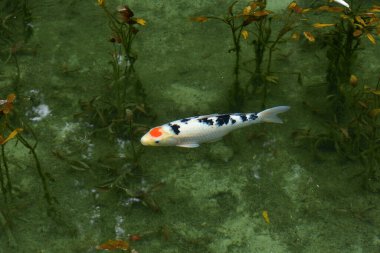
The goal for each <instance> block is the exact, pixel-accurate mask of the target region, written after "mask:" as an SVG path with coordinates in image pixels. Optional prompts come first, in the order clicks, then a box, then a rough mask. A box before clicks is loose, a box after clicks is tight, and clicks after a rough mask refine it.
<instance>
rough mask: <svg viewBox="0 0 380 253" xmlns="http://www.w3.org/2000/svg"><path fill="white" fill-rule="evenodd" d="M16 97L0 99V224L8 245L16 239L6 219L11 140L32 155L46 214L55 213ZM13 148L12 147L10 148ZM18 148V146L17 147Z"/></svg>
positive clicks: (9, 199)
mask: <svg viewBox="0 0 380 253" xmlns="http://www.w3.org/2000/svg"><path fill="white" fill-rule="evenodd" d="M15 99H16V95H15V94H13V93H11V94H9V95H8V96H7V98H6V99H2V100H0V148H1V152H0V189H1V196H2V198H3V201H4V204H2V205H1V206H2V207H1V208H0V225H1V227H3V229H4V231H5V232H6V234H7V236H8V242H9V245H10V246H12V247H15V246H16V245H17V244H16V241H15V238H14V237H13V234H12V231H11V229H10V227H9V226H8V224H9V222H8V219H7V215H6V214H7V212H8V205H9V204H10V203H11V202H12V200H13V197H14V195H13V192H14V185H13V180H12V177H11V175H12V169H13V168H14V166H15V164H17V161H15V160H14V159H10V158H9V157H8V156H9V153H8V151H7V147H8V146H9V145H10V143H11V142H14V141H13V140H17V142H16V143H15V145H22V146H23V147H24V148H26V149H27V150H28V152H29V154H30V155H31V156H32V157H33V159H34V162H35V168H36V170H37V173H38V176H39V177H40V180H41V185H42V188H43V191H44V197H45V200H46V202H47V204H48V208H47V211H48V212H47V213H48V215H52V214H53V213H55V208H54V201H55V199H54V198H53V197H52V196H51V193H50V191H49V188H48V184H47V179H46V175H45V174H44V172H43V170H42V166H41V163H40V160H39V158H38V156H37V152H36V147H37V140H36V139H35V143H34V144H31V143H30V142H29V141H28V139H27V138H26V137H24V136H23V135H22V132H30V133H32V136H33V137H34V138H35V135H34V134H33V132H32V131H31V129H30V128H29V127H28V125H27V124H25V123H24V122H22V120H21V119H20V117H19V116H18V114H17V113H16V111H15V110H14V108H13V107H14V105H13V103H14V101H15ZM15 122H18V123H19V124H21V125H22V126H23V127H22V128H21V127H14V126H13V125H14V124H16V123H15ZM12 149H14V148H12ZM17 149H19V147H17Z"/></svg>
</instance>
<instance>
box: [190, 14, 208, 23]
mask: <svg viewBox="0 0 380 253" xmlns="http://www.w3.org/2000/svg"><path fill="white" fill-rule="evenodd" d="M190 20H191V21H194V22H199V23H203V22H206V21H207V20H208V18H207V17H204V16H200V17H193V18H190Z"/></svg>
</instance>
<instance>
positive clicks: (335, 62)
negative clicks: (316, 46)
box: [305, 5, 380, 121]
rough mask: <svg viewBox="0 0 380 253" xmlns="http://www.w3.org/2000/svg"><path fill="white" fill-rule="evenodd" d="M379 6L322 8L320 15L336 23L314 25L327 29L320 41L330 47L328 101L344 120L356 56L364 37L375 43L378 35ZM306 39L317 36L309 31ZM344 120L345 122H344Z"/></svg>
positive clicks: (327, 77) (328, 53)
mask: <svg viewBox="0 0 380 253" xmlns="http://www.w3.org/2000/svg"><path fill="white" fill-rule="evenodd" d="M379 10H380V7H377V6H373V7H371V8H370V9H368V10H363V9H361V8H360V5H358V6H356V8H353V6H352V10H349V11H347V10H346V11H345V8H343V7H331V6H325V5H324V6H320V7H318V8H316V9H315V11H317V12H326V13H329V14H332V15H333V18H335V21H334V22H331V23H327V24H326V23H320V22H318V23H315V24H313V27H314V29H327V31H326V32H325V33H323V34H321V35H320V36H319V37H318V38H319V39H320V40H321V43H322V44H323V45H326V46H327V54H326V56H327V59H328V65H327V68H326V82H327V98H328V100H329V101H330V104H331V108H332V109H333V111H334V113H335V114H334V117H337V120H338V121H339V120H341V119H342V118H343V117H344V113H345V92H346V90H347V87H348V84H349V83H350V78H351V76H352V68H353V64H354V60H355V58H356V53H357V52H358V50H359V49H360V45H361V41H362V38H363V37H366V38H367V39H368V40H369V41H370V42H371V43H372V44H376V40H375V37H374V35H376V34H378V33H379V31H378V29H377V28H378V25H379V24H380V23H379V21H380V20H379V17H377V15H376V13H377V12H378V11H379ZM305 36H307V38H308V39H309V40H310V39H311V40H315V37H314V36H313V35H312V34H311V33H310V32H307V35H306V34H305ZM342 120H343V119H342Z"/></svg>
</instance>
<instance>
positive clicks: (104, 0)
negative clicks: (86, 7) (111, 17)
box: [98, 0, 106, 7]
mask: <svg viewBox="0 0 380 253" xmlns="http://www.w3.org/2000/svg"><path fill="white" fill-rule="evenodd" d="M105 3H106V0H98V5H99V6H100V7H104V5H105Z"/></svg>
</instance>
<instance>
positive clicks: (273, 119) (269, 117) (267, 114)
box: [257, 106, 290, 123]
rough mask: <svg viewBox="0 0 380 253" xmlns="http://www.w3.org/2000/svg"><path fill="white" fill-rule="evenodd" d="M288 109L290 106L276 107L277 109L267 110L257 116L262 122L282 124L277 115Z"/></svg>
mask: <svg viewBox="0 0 380 253" xmlns="http://www.w3.org/2000/svg"><path fill="white" fill-rule="evenodd" d="M289 109H290V106H277V107H273V108H269V109H266V110H264V111H262V112H259V113H258V114H257V116H258V118H259V119H260V121H262V122H267V123H283V122H282V120H281V119H280V118H279V117H278V116H277V114H279V113H283V112H286V111H287V110H289Z"/></svg>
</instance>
